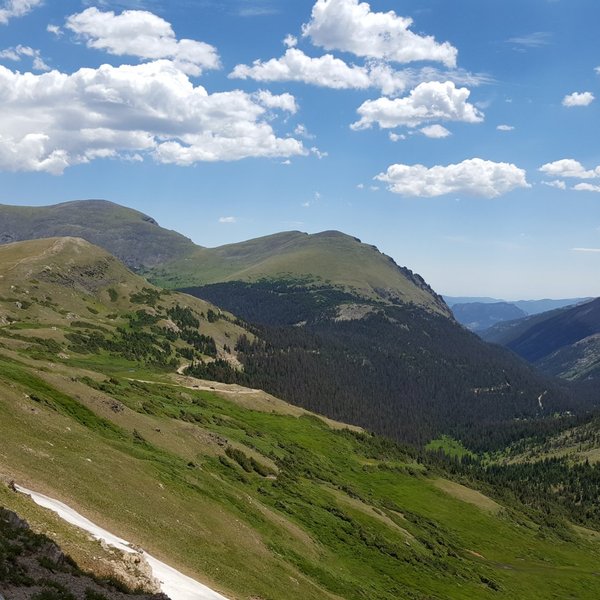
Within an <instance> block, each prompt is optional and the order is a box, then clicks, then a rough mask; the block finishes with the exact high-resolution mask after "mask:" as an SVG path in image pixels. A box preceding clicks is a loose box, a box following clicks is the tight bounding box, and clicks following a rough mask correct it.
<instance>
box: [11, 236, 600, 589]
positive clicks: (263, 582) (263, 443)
mask: <svg viewBox="0 0 600 600" xmlns="http://www.w3.org/2000/svg"><path fill="white" fill-rule="evenodd" d="M25 246H26V245H21V244H17V245H12V246H5V247H4V248H0V265H1V267H0V268H1V269H2V270H1V272H0V275H1V276H2V277H1V278H0V296H1V299H0V316H1V317H2V318H4V320H5V323H6V321H7V317H11V318H18V319H19V321H17V322H14V323H12V324H5V325H3V326H2V327H1V328H0V331H1V332H4V333H6V332H7V331H10V332H12V335H13V337H6V336H3V337H2V338H0V389H1V390H2V393H1V394H0V439H1V440H2V444H1V445H0V474H1V475H3V476H4V478H14V479H16V480H17V481H18V482H20V483H22V484H25V485H26V486H28V487H30V488H33V489H36V490H39V491H41V492H43V493H46V494H48V495H50V496H53V497H56V498H59V499H62V500H64V501H66V502H67V503H69V504H71V505H73V506H74V507H75V508H76V509H78V510H79V511H80V512H82V513H83V514H85V515H87V516H88V517H90V518H91V519H92V520H94V521H95V522H97V523H99V524H100V525H102V526H104V527H105V528H107V529H109V530H111V531H114V532H115V533H118V534H120V535H122V536H123V537H125V538H126V539H130V540H131V541H133V542H136V543H138V544H140V545H142V546H144V547H145V548H146V549H147V550H149V551H151V552H152V553H153V554H155V555H156V556H157V557H159V558H162V559H163V560H165V561H167V562H170V563H171V564H173V565H174V566H176V567H178V568H180V569H182V570H183V571H185V572H187V573H189V574H191V575H193V576H195V577H197V578H198V579H200V580H202V581H204V582H206V583H207V584H209V585H211V586H212V587H214V588H215V589H218V590H219V591H222V592H224V593H225V594H226V595H228V596H229V597H230V598H231V599H232V600H241V599H244V600H247V599H249V598H261V599H262V600H280V599H282V600H283V599H285V600H311V599H314V600H317V599H323V598H325V599H327V598H330V599H335V598H337V599H339V598H344V599H348V600H354V599H356V600H359V599H360V600H363V599H364V598H377V599H378V600H392V599H394V600H396V599H397V598H421V599H425V598H427V599H433V598H436V599H440V600H441V599H444V600H446V599H465V600H466V599H470V598H517V597H518V598H531V599H536V598H539V599H544V600H545V599H547V598H569V597H577V598H595V597H596V592H597V589H596V585H597V580H596V577H595V575H594V573H595V572H596V571H597V564H598V558H600V544H599V542H598V540H597V539H595V538H593V537H590V536H589V535H587V534H586V536H582V537H579V536H578V535H574V537H573V539H570V540H564V539H561V538H559V537H556V535H554V534H552V533H550V532H549V531H548V530H547V529H546V528H544V527H540V526H539V525H536V524H535V523H534V522H532V521H531V520H530V519H528V518H526V517H524V516H523V515H519V514H518V513H515V511H514V510H512V509H510V507H507V508H508V510H499V511H498V510H490V507H491V506H495V505H493V504H492V503H491V501H490V500H489V499H486V498H485V497H482V496H481V495H480V494H478V493H477V492H473V491H469V490H468V489H467V488H464V487H462V486H457V485H455V484H452V483H449V482H444V481H442V482H440V481H439V475H438V474H435V473H431V474H429V473H428V472H427V471H426V469H425V468H424V467H423V466H422V465H419V464H417V463H415V462H414V459H412V458H411V457H410V456H409V455H407V454H405V453H404V452H402V451H400V450H399V449H397V448H395V447H393V446H390V445H388V444H386V443H384V442H381V441H378V440H377V439H374V438H371V437H370V436H364V437H361V436H359V437H357V436H356V435H354V434H349V433H347V432H346V431H344V430H340V428H339V425H338V426H336V427H331V426H330V425H329V424H328V423H327V422H326V421H325V420H322V419H318V418H315V417H311V416H310V415H307V413H306V412H305V411H301V410H299V409H297V408H294V407H289V406H287V405H285V404H284V403H282V402H280V401H277V400H276V399H273V398H271V397H269V396H267V395H264V394H261V393H260V392H257V391H248V390H243V389H240V388H236V387H234V386H224V385H218V384H216V385H215V384H212V383H206V384H205V383H202V382H198V381H194V380H191V379H187V378H178V377H176V376H173V375H168V374H166V373H164V372H161V371H160V370H157V369H152V368H149V367H140V366H139V365H136V364H135V363H132V362H129V361H127V360H125V359H123V358H122V357H115V356H112V355H110V354H108V353H100V354H77V353H76V352H73V351H72V350H70V349H69V348H68V345H67V344H66V342H65V339H64V335H63V331H65V329H66V328H68V327H69V324H70V323H71V322H72V321H71V319H70V318H69V313H82V314H85V315H86V321H89V322H91V323H93V324H96V325H100V326H105V327H114V323H115V322H120V321H121V317H117V318H116V319H115V318H109V313H110V312H112V313H117V314H118V315H121V314H123V313H125V312H127V311H132V310H135V309H137V308H138V307H139V305H138V304H136V303H132V302H131V293H132V292H139V291H140V290H141V289H143V288H144V287H146V286H147V284H146V283H145V282H144V281H143V280H141V279H139V278H136V277H135V276H133V275H132V274H131V273H129V272H128V271H126V270H125V269H123V267H122V266H121V265H119V263H118V262H117V261H114V262H113V260H111V258H110V257H109V256H108V255H106V254H104V253H101V252H99V251H98V250H97V249H95V248H93V247H91V246H90V245H89V244H86V243H85V242H82V241H77V240H45V241H39V242H32V243H31V244H30V245H29V246H28V248H27V249H25ZM46 267H50V269H51V270H50V271H48V269H46ZM81 269H83V271H81ZM48 273H51V274H53V276H52V277H49V276H48ZM57 274H58V275H59V277H58V278H56V277H55V275H57ZM80 275H81V277H80ZM24 282H27V284H26V285H24ZM107 286H111V287H114V288H116V289H118V290H119V293H118V295H117V298H116V300H115V301H113V300H111V298H110V294H109V293H108V291H107V290H108V289H109V288H108V287H107ZM91 288H93V289H91ZM48 297H50V300H47V298H48ZM34 298H37V300H34ZM23 301H26V302H27V303H28V305H27V306H25V305H24V304H23ZM184 301H187V302H189V303H190V306H193V307H194V308H195V309H196V310H197V311H200V310H201V309H202V308H203V309H204V310H206V309H207V306H208V305H206V304H205V303H201V302H199V301H196V300H194V299H191V298H190V299H188V298H184V297H181V296H178V295H176V294H172V295H167V296H164V297H161V298H160V302H161V303H165V304H166V303H176V302H177V303H180V302H184ZM17 302H19V303H21V305H22V306H21V308H18V307H17ZM89 308H92V309H93V310H92V311H90V310H89ZM145 308H147V310H150V308H151V307H145ZM65 313H66V314H65ZM209 327H214V328H215V330H214V331H213V330H209V329H208V328H209ZM202 328H204V329H205V331H210V333H211V335H212V334H214V335H215V336H216V335H217V334H218V333H219V331H220V332H221V335H222V336H223V337H222V338H221V340H222V341H224V340H230V339H231V338H234V337H235V335H236V331H239V330H237V329H236V328H235V326H234V325H232V324H231V323H228V322H226V321H217V322H216V323H208V322H203V323H202ZM219 328H220V329H219ZM15 333H18V334H19V335H21V336H23V337H24V338H25V340H24V339H21V338H15V337H14V334H15ZM227 335H229V336H230V337H229V338H227V337H226V336H227ZM30 336H35V337H39V338H44V337H49V338H52V339H54V340H55V341H56V342H57V343H59V344H61V345H62V346H63V349H64V352H63V353H61V354H57V353H53V354H50V353H48V352H44V350H43V345H40V344H39V343H29V342H28V341H27V338H28V337H30ZM136 380H145V381H151V382H152V383H142V382H140V381H136ZM194 386H199V387H198V388H195V387H194ZM211 386H213V387H215V388H217V389H215V390H210V387H211ZM201 387H206V388H208V389H207V390H202V389H200V388H201ZM227 448H235V449H237V450H238V451H241V452H243V453H244V455H246V456H247V457H248V460H242V461H241V462H242V463H244V464H246V466H247V467H248V468H249V471H246V470H244V469H243V468H242V466H240V464H238V463H237V462H235V460H234V459H232V456H234V453H233V452H232V451H231V449H230V450H229V456H227V453H226V449H227ZM239 456H240V455H238V457H239ZM250 458H253V459H254V460H255V467H256V465H258V467H257V468H253V467H252V464H251V463H250V462H248V461H249V460H250ZM269 470H270V471H271V472H272V474H271V475H268V473H269ZM259 471H261V472H262V474H260V473H259ZM0 502H1V503H2V504H5V505H7V507H8V508H11V509H14V510H16V511H17V512H20V513H21V514H25V515H24V516H27V513H33V512H35V515H34V516H35V517H36V518H35V521H34V522H35V523H37V524H38V526H40V527H42V528H45V529H46V530H51V531H53V532H54V534H55V537H56V538H57V540H58V541H59V542H61V544H62V542H65V543H64V544H62V545H64V546H65V549H66V550H67V551H69V552H70V553H71V554H72V555H73V556H74V558H75V559H76V560H78V561H80V562H81V563H82V564H83V565H84V566H86V565H90V562H92V565H91V566H92V567H93V566H94V564H93V560H92V561H90V553H91V550H90V548H89V546H87V545H85V544H79V543H77V541H76V540H75V539H74V538H73V536H74V535H75V534H74V533H73V532H72V531H71V530H70V529H68V528H64V527H62V526H60V525H59V526H58V527H56V526H55V525H53V523H54V524H56V521H55V520H54V521H53V520H52V519H53V517H50V516H48V517H44V513H43V511H40V510H38V509H34V508H33V507H31V506H30V505H29V504H28V503H27V502H26V501H25V500H24V499H23V498H21V497H19V496H15V495H12V494H11V493H9V492H8V491H7V490H2V491H0ZM46 518H47V519H48V520H47V521H46ZM92 556H93V554H92ZM495 590H497V591H495Z"/></svg>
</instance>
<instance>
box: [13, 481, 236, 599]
mask: <svg viewBox="0 0 600 600" xmlns="http://www.w3.org/2000/svg"><path fill="white" fill-rule="evenodd" d="M15 488H16V489H17V490H18V491H19V492H21V493H22V494H26V495H27V496H30V497H31V499H32V500H33V501H34V502H35V503H36V504H38V505H39V506H42V507H43V508H48V509H50V510H51V511H53V512H55V513H56V514H58V516H59V517H60V518H61V519H63V520H64V521H66V522H67V523H70V524H71V525H75V526H76V527H79V528H80V529H83V530H85V531H87V532H88V533H90V534H91V535H92V536H93V537H94V538H96V539H98V540H104V542H106V543H107V544H108V545H109V546H113V547H114V548H117V549H119V550H122V551H123V552H127V553H129V554H134V553H136V552H137V550H134V549H133V548H132V546H131V544H130V543H129V542H127V541H126V540H124V539H122V538H120V537H118V536H116V535H114V534H112V533H110V532H109V531H106V530H105V529H102V528H101V527H99V526H98V525H96V524H95V523H92V522H91V521H90V520H89V519H86V518H85V517H84V516H82V515H80V514H79V513H78V512H76V511H75V510H73V509H72V508H71V507H70V506H67V505H66V504H63V503H62V502H59V501H58V500H54V499H52V498H49V497H48V496H44V495H43V494H38V493H37V492H33V491H31V490H28V489H27V488H24V487H21V486H20V485H15ZM142 555H143V556H144V558H145V559H146V561H147V562H148V564H149V565H150V567H151V568H152V573H153V575H154V577H156V579H158V580H159V581H160V587H161V590H162V591H163V593H165V594H166V595H167V596H169V598H171V600H227V598H225V596H221V594H218V593H217V592H214V591H213V590H211V589H210V588H208V587H206V586H205V585H203V584H201V583H200V582H198V581H196V580H194V579H192V578H191V577H188V576H187V575H184V574H183V573H180V572H179V571H177V570H175V569H173V568H172V567H169V565H166V564H165V563H163V562H161V561H160V560H158V559H156V558H154V557H153V556H151V555H150V554H148V553H147V552H145V551H144V550H142Z"/></svg>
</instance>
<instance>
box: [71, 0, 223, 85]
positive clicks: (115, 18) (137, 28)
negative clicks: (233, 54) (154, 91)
mask: <svg viewBox="0 0 600 600" xmlns="http://www.w3.org/2000/svg"><path fill="white" fill-rule="evenodd" d="M65 27H66V28H67V29H69V30H71V31H72V32H74V33H75V34H77V36H78V37H79V38H81V39H82V40H84V41H85V42H86V45H87V46H88V47H89V48H95V49H97V50H104V51H106V52H108V53H109V54H114V55H116V56H125V55H127V56H136V57H138V58H141V59H150V60H156V59H169V60H172V61H174V62H175V63H176V64H177V66H178V67H179V68H180V69H181V70H183V71H185V72H186V73H188V74H189V75H196V76H197V75H200V74H201V73H202V71H203V70H204V69H217V68H219V66H220V61H219V55H218V53H217V50H216V49H215V48H214V47H213V46H211V45H210V44H206V43H204V42H198V41H195V40H188V39H181V40H178V39H177V38H176V36H175V32H174V31H173V28H172V27H171V24H170V23H168V22H167V21H165V20H164V19H162V18H161V17H159V16H157V15H155V14H153V13H151V12H148V11H145V10H126V11H123V12H122V13H121V14H120V15H116V14H115V13H114V12H112V11H108V12H103V11H101V10H98V9H97V8H95V7H91V8H88V9H86V10H84V11H83V12H81V13H77V14H74V15H71V16H70V17H69V18H68V19H67V22H66V24H65Z"/></svg>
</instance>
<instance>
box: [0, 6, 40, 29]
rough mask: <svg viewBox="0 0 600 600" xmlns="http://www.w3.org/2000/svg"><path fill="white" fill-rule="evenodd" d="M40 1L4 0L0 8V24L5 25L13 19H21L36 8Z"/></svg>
mask: <svg viewBox="0 0 600 600" xmlns="http://www.w3.org/2000/svg"><path fill="white" fill-rule="evenodd" d="M41 3H42V0H4V2H3V3H2V8H0V24H2V25H6V23H8V22H9V21H10V19H12V18H13V17H23V16H25V15H26V14H28V13H30V12H31V11H32V10H33V9H34V8H36V7H38V6H39V5H40V4H41Z"/></svg>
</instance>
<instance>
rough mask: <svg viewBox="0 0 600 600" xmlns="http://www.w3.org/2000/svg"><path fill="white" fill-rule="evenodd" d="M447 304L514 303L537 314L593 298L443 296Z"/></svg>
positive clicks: (523, 309) (519, 307)
mask: <svg viewBox="0 0 600 600" xmlns="http://www.w3.org/2000/svg"><path fill="white" fill-rule="evenodd" d="M443 298H444V300H445V301H446V304H447V305H448V306H449V307H450V308H452V309H453V308H454V306H456V305H461V304H499V303H502V304H512V305H513V306H516V307H517V308H518V309H519V310H522V311H523V312H524V313H525V314H526V315H537V314H540V313H543V312H548V311H549V310H554V309H556V308H564V307H565V306H572V305H573V304H580V303H581V302H586V301H587V300H592V298H563V299H550V298H544V299H542V300H501V299H499V298H487V297H476V296H445V295H444V296H443Z"/></svg>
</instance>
